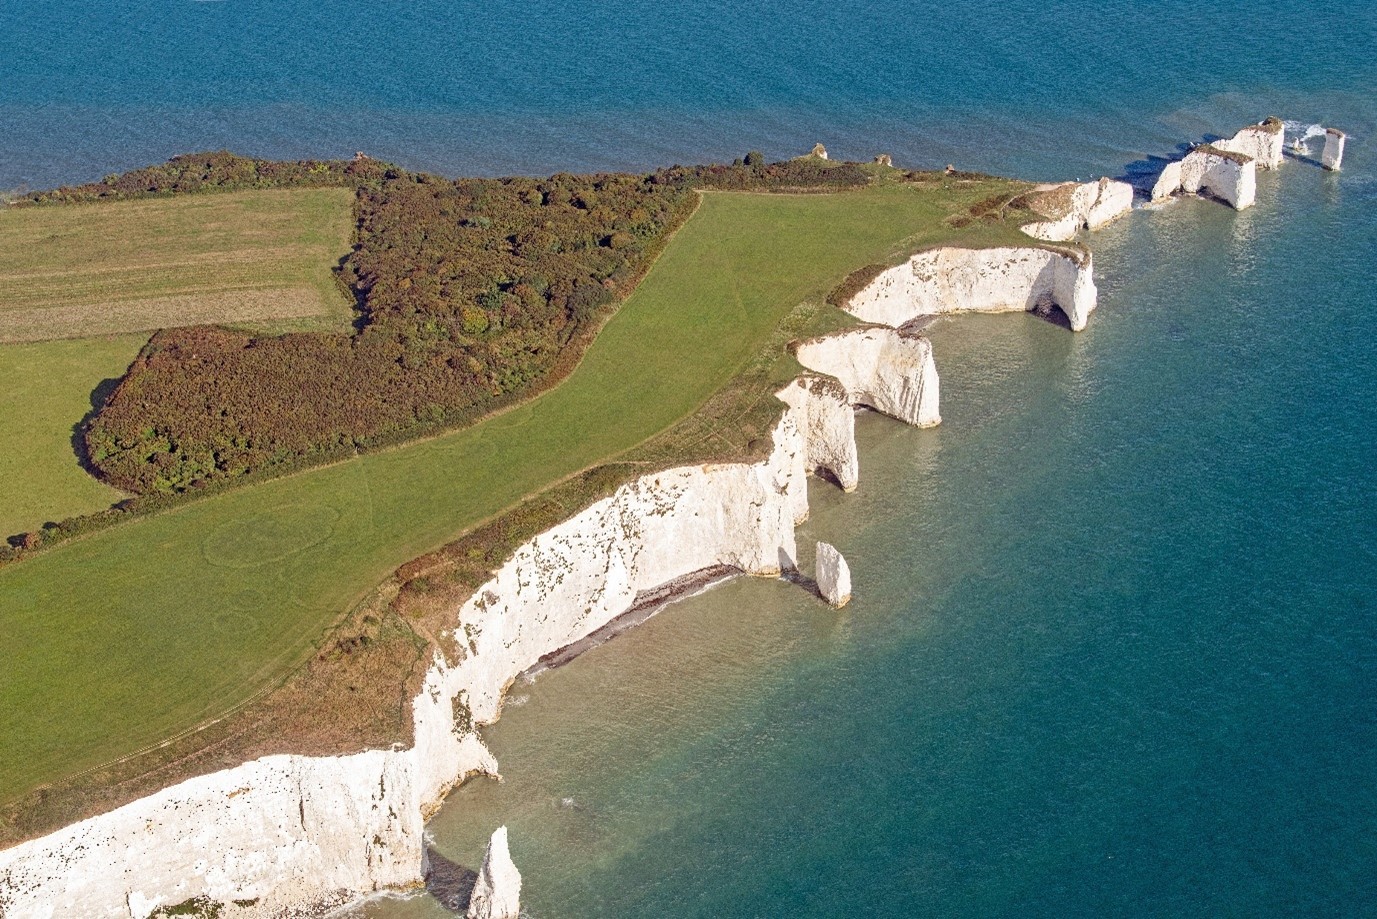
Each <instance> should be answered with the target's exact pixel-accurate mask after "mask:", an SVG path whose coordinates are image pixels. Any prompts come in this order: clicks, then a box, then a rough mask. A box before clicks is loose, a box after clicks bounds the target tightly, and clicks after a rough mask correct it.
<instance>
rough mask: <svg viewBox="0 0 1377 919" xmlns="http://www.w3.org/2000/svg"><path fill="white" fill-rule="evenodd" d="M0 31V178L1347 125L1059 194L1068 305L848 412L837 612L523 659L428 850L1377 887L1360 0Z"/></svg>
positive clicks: (231, 11) (925, 897)
mask: <svg viewBox="0 0 1377 919" xmlns="http://www.w3.org/2000/svg"><path fill="white" fill-rule="evenodd" d="M0 39H3V41H0V121H2V122H3V124H4V131H3V133H0V188H9V187H14V186H17V185H21V184H28V185H30V186H33V187H39V186H47V185H51V184H55V183H58V182H63V181H76V180H86V179H91V178H95V177H99V176H100V175H102V174H104V173H107V172H110V171H114V170H116V169H122V168H127V167H132V166H137V165H141V164H144V163H146V162H149V161H156V160H160V159H163V158H165V157H167V156H170V155H173V154H175V153H177V152H181V151H186V150H192V149H204V148H213V147H229V148H232V149H235V150H238V151H241V152H245V153H252V154H257V155H263V156H290V157H297V156H342V155H349V154H352V152H353V151H354V150H358V149H362V150H365V151H367V152H369V153H371V154H373V155H375V156H380V157H385V158H389V159H393V160H396V161H398V162H400V163H403V164H405V165H408V166H413V167H420V168H428V169H434V170H438V171H441V172H445V173H449V174H460V173H470V174H474V173H476V174H500V173H511V172H533V173H540V172H550V171H555V170H560V169H569V170H585V169H607V168H639V167H650V166H655V165H662V164H665V163H669V162H675V161H678V162H690V161H703V160H710V159H721V158H724V157H731V156H735V155H739V154H741V153H743V152H744V151H745V150H748V149H751V148H760V149H762V150H764V151H765V152H766V153H767V154H769V155H772V156H785V155H790V154H793V153H796V152H801V151H803V150H806V149H807V148H808V147H810V146H811V145H812V143H814V142H815V141H819V140H821V141H823V142H824V143H826V144H827V145H828V147H829V149H831V150H832V151H833V153H834V155H838V156H851V157H867V158H868V157H869V156H871V155H873V154H874V153H876V152H880V151H887V152H891V153H893V154H894V155H895V158H896V160H897V161H898V162H899V163H901V164H910V165H922V166H934V165H942V164H945V163H948V162H953V163H956V164H958V165H960V166H962V167H964V168H973V169H983V170H988V171H993V172H1002V173H1007V174H1014V175H1018V176H1023V177H1027V178H1036V179H1057V178H1076V177H1080V178H1090V177H1092V176H1096V175H1099V174H1103V173H1109V174H1115V173H1117V172H1119V171H1120V170H1122V169H1123V168H1124V167H1125V165H1126V164H1128V163H1131V162H1133V161H1135V160H1138V159H1141V158H1142V157H1144V156H1146V155H1153V154H1165V153H1169V152H1170V151H1172V150H1173V149H1174V148H1175V146H1176V145H1177V144H1179V143H1181V142H1184V141H1189V140H1195V139H1199V138H1201V137H1203V136H1205V135H1207V134H1210V133H1216V132H1217V133H1224V132H1231V131H1232V130H1234V129H1235V128H1237V127H1239V126H1241V125H1243V124H1245V123H1247V122H1250V121H1255V120H1257V119H1258V118H1260V117H1262V116H1264V115H1267V114H1277V115H1280V116H1282V117H1284V118H1288V119H1293V120H1295V121H1297V122H1299V123H1302V124H1311V123H1324V124H1336V125H1339V126H1341V127H1344V128H1346V129H1347V130H1349V132H1350V135H1351V138H1350V148H1349V155H1348V160H1347V165H1346V169H1345V171H1344V172H1343V173H1341V174H1337V175H1335V174H1327V173H1322V172H1321V171H1320V170H1318V169H1316V168H1314V166H1313V165H1311V164H1309V163H1306V162H1304V161H1300V160H1295V159H1291V160H1288V162H1287V164H1286V165H1285V166H1284V168H1283V169H1282V170H1281V171H1280V173H1279V174H1269V175H1265V176H1264V177H1263V178H1262V180H1261V182H1260V188H1259V201H1258V205H1257V206H1256V207H1255V208H1254V209H1252V210H1251V211H1248V212H1245V213H1242V214H1235V213H1233V212H1231V211H1229V210H1227V209H1226V208H1224V207H1222V206H1219V205H1215V204H1210V203H1208V202H1180V203H1176V204H1173V205H1170V206H1168V207H1166V208H1164V209H1161V210H1157V211H1138V212H1135V213H1134V214H1133V215H1131V216H1130V217H1129V218H1127V219H1125V220H1124V221H1121V222H1120V223H1118V224H1116V225H1114V226H1113V227H1111V228H1108V229H1106V230H1103V231H1101V232H1100V233H1098V234H1096V235H1095V236H1094V237H1093V238H1092V239H1091V245H1092V247H1093V248H1094V250H1095V252H1096V271H1097V278H1098V280H1099V284H1100V289H1101V296H1100V309H1099V311H1098V312H1097V313H1096V314H1095V315H1094V316H1093V317H1092V320H1091V325H1090V328H1089V329H1088V330H1087V331H1086V332H1084V333H1082V334H1080V335H1076V336H1073V335H1071V334H1069V333H1067V332H1065V331H1064V330H1062V329H1058V328H1055V327H1053V326H1050V325H1047V324H1045V323H1041V322H1039V321H1038V320H1036V319H1033V318H1031V317H1026V316H999V317H980V318H969V319H958V320H948V321H944V322H943V323H941V324H940V325H939V326H938V327H937V328H936V329H935V331H934V333H933V338H934V343H935V347H936V349H937V351H936V353H937V361H938V366H939V370H940V371H941V373H942V379H943V418H944V421H943V424H942V426H941V427H940V428H938V429H935V430H931V431H916V430H911V429H907V428H904V427H902V426H900V425H897V424H894V423H891V422H888V421H886V420H885V419H881V418H877V417H873V416H868V417H864V418H863V419H862V421H861V424H860V435H861V438H862V441H863V443H862V485H861V488H860V489H859V491H858V492H857V493H855V494H853V495H849V496H843V495H840V494H838V493H836V492H835V491H833V490H831V489H829V488H828V487H827V486H825V485H822V484H818V485H816V486H815V487H814V489H813V499H814V510H815V512H814V516H813V519H812V520H811V521H810V522H809V523H808V524H807V526H806V528H805V529H804V531H803V533H802V545H803V548H804V556H805V558H806V557H808V549H809V548H810V547H811V540H813V539H826V540H827V541H829V542H833V543H835V544H836V545H838V546H839V547H840V548H841V549H842V551H843V552H845V553H846V554H847V556H848V558H850V560H851V563H852V569H853V574H854V576H855V581H856V588H857V593H856V599H855V601H854V602H853V604H852V605H851V606H850V607H848V609H847V610H846V611H844V612H842V613H840V614H838V613H835V612H832V611H829V610H826V609H824V608H821V607H820V606H819V605H818V604H817V603H816V602H815V601H813V600H811V599H809V598H808V597H807V596H806V595H803V594H802V593H801V592H800V591H798V590H797V589H796V588H793V587H790V586H788V585H784V584H779V583H770V582H758V581H737V582H733V583H731V584H729V585H727V586H725V587H723V588H720V589H718V590H716V591H713V592H711V593H709V594H706V595H704V596H702V597H698V598H695V599H693V600H690V601H686V602H684V603H681V604H678V605H676V606H675V607H673V608H671V610H670V611H668V612H666V613H664V614H662V615H661V616H659V617H657V618H656V619H654V620H652V621H651V622H650V623H647V624H646V625H644V626H642V627H640V628H639V629H637V630H635V631H633V632H631V633H629V634H627V635H625V636H622V637H620V638H619V639H618V640H617V641H615V642H613V643H611V644H609V645H607V646H605V647H603V648H601V649H599V650H597V651H595V652H593V653H590V654H588V655H585V656H584V657H583V658H580V659H579V660H578V661H576V662H575V663H573V664H571V665H570V666H568V667H565V668H563V669H561V670H558V671H555V672H553V673H549V674H546V675H545V676H543V677H542V678H541V679H540V680H539V681H537V682H536V683H535V684H534V685H531V686H526V687H519V688H518V689H517V690H516V691H515V692H516V695H517V698H516V699H515V700H514V703H513V704H512V705H511V706H509V708H508V711H507V713H506V714H505V715H504V717H503V720H502V721H501V722H500V723H499V724H498V725H496V726H495V727H493V728H492V729H491V730H490V731H489V732H488V738H489V740H490V743H491V745H492V747H493V748H494V750H495V752H496V753H497V754H498V756H499V758H500V759H501V761H502V764H503V773H504V775H505V776H506V782H504V783H503V784H501V785H497V784H495V783H491V782H478V783H473V784H470V785H469V786H466V787H465V788H463V789H461V790H460V791H459V792H457V793H456V795H455V796H454V799H453V801H452V803H451V804H449V805H448V806H447V807H446V808H445V810H444V811H443V812H442V813H441V814H440V815H439V816H438V817H437V818H436V820H435V821H434V824H433V827H432V831H433V834H434V837H435V863H436V864H437V865H439V866H441V868H442V869H443V867H444V865H445V863H446V862H449V861H452V862H457V863H460V864H468V865H474V864H476V862H477V859H478V858H479V857H480V856H481V851H482V840H483V838H484V836H485V835H486V834H487V833H488V832H490V831H491V828H492V827H493V826H494V825H496V824H497V823H506V824H508V825H509V826H510V827H511V832H512V849H513V853H514V856H515V858H516V860H517V863H518V865H519V866H520V867H521V869H522V870H523V872H524V873H525V876H526V897H525V900H526V904H527V907H528V910H529V912H530V914H531V915H533V916H537V917H545V919H552V917H563V916H573V917H582V916H645V917H652V916H656V917H658V916H703V917H712V916H791V917H813V916H816V917H829V916H837V915H866V916H907V915H914V916H929V915H943V916H945V915H950V916H1029V915H1035V916H1080V915H1083V916H1106V915H1123V916H1139V915H1162V916H1215V915H1239V916H1256V915H1314V916H1336V915H1343V916H1349V915H1351V916H1360V915H1377V627H1374V621H1373V617H1374V612H1375V610H1377V472H1375V471H1374V469H1375V468H1377V361H1375V360H1374V358H1377V346H1374V344H1373V343H1374V341H1377V293H1374V288H1373V284H1372V280H1371V278H1372V271H1373V267H1372V266H1373V265H1374V264H1377V220H1375V219H1374V217H1373V213H1374V209H1377V175H1374V171H1373V166H1372V162H1373V159H1372V156H1371V153H1370V146H1369V144H1370V138H1371V137H1372V136H1373V132H1374V128H1377V101H1375V100H1377V54H1375V53H1374V51H1377V5H1374V4H1370V3H1369V4H1353V5H1344V6H1337V5H1320V4H1298V3H1279V2H1256V3H1251V4H1246V5H1245V4H1232V3H1228V4H1226V3H1209V2H1195V3H1184V2H1162V3H1152V4H1146V3H1144V4H1123V3H1117V4H1111V3H1098V4H1090V3H1084V4H1071V3H1059V2H1027V0H1014V2H1006V3H952V4H916V3H914V4H901V3H897V2H875V3H855V2H828V3H814V2H797V3H792V4H758V3H737V4H727V3H718V2H703V0H686V2H680V3H676V4H648V3H642V4H636V3H618V2H603V3H596V4H594V3H584V2H566V3H558V4H556V3H547V2H532V3H524V4H519V5H500V4H472V3H465V2H452V3H440V2H414V3H410V4H405V5H403V4H395V3H383V2H354V0H341V2H317V3H310V4H307V3H294V2H279V3H271V4H270V3H265V2H249V0H223V2H191V0H156V2H155V0H142V2H132V0H131V2H123V3H118V4H115V3H75V2H68V0H55V2H43V3H28V2H25V3H17V2H15V0H0ZM443 874H444V871H443V870H442V871H440V872H439V876H442V875H443ZM435 892H436V893H437V894H439V895H440V896H441V897H443V896H444V894H445V892H446V891H445V888H444V884H443V883H440V884H438V885H437V887H436V891H435ZM368 911H369V913H370V914H371V915H378V916H388V917H401V916H417V917H418V916H427V917H431V916H442V915H446V912H445V911H444V908H443V907H442V906H441V905H440V903H439V902H438V901H437V900H435V899H432V898H429V897H418V898H413V899H411V900H408V901H404V902H387V903H380V904H374V905H372V906H370V907H369V908H368Z"/></svg>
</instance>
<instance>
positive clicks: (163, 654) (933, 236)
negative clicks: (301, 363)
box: [0, 183, 1013, 799]
mask: <svg viewBox="0 0 1377 919" xmlns="http://www.w3.org/2000/svg"><path fill="white" fill-rule="evenodd" d="M943 186H946V187H943ZM992 187H1000V186H992V185H991V184H989V183H978V184H961V183H951V184H949V185H948V184H947V183H942V185H938V186H930V187H926V188H919V187H914V186H905V185H883V186H877V187H874V188H870V189H867V190H865V191H861V192H851V193H845V194H834V195H755V194H724V193H715V194H708V195H706V196H705V198H704V201H703V203H702V206H701V207H700V208H699V210H698V212H697V213H696V214H695V215H694V216H693V217H692V218H691V219H690V220H689V221H688V222H687V223H686V224H685V226H684V227H683V228H682V229H681V230H680V231H679V233H678V235H677V236H676V237H675V239H674V240H673V242H672V243H671V244H670V246H669V247H668V248H667V249H666V251H665V253H664V255H663V256H662V257H661V259H660V260H659V262H658V263H657V264H656V266H655V267H654V268H653V269H652V270H651V272H650V273H649V275H648V276H647V277H646V279H645V281H644V282H643V283H642V285H641V286H640V288H639V289H638V290H637V291H636V292H635V293H634V294H633V295H632V297H631V298H629V299H628V301H627V302H626V304H625V305H624V306H623V307H622V308H621V310H620V312H619V313H618V314H617V315H616V316H615V317H614V318H613V320H612V321H611V322H610V323H609V324H608V325H607V327H606V328H605V329H604V331H603V332H602V333H601V334H600V336H599V337H598V339H597V340H596V341H595V342H594V344H593V346H592V347H591V348H590V350H589V351H588V353H587V355H586V357H585V359H584V361H583V363H582V364H581V365H580V366H579V368H578V369H577V370H576V371H575V372H574V373H573V374H572V375H571V376H570V377H569V378H568V379H567V380H566V381H565V382H564V383H563V384H562V385H560V386H558V387H557V388H555V389H553V390H551V391H549V392H548V393H546V394H545V395H543V396H541V397H539V398H537V399H534V400H533V401H531V402H529V403H526V404H525V405H523V406H520V407H518V408H516V409H514V410H512V411H509V412H507V413H505V414H503V415H500V416H497V417H494V418H491V419H489V420H487V421H486V422H484V423H481V424H479V425H476V426H474V427H471V428H468V429H465V430H461V431H457V432H455V433H452V434H448V435H445V436H442V437H437V438H434V439H432V440H427V441H422V442H418V443H414V444H411V445H408V446H406V447H403V448H399V449H395V450H391V451H387V452H382V453H378V454H372V455H368V456H364V457H360V458H357V459H354V460H351V461H348V462H344V463H340V464H337V465H334V466H330V467H325V468H321V469H317V470H314V471H310V472H306V473H302V474H299V475H295V476H291V477H288V478H284V479H279V480H275V481H271V482H267V483H264V484H261V485H256V486H253V487H249V488H245V489H241V490H238V491H232V492H228V493H226V494H223V495H220V496H216V497H213V498H209V499H207V500H204V501H201V502H198V503H195V504H192V505H189V506H186V507H183V508H180V509H177V510H175V511H171V512H168V513H165V514H162V515H158V516H155V517H150V518H145V519H141V520H137V521H134V522H131V523H129V524H127V525H124V526H120V527H117V528H115V529H112V530H109V531H105V532H102V533H98V534H95V535H93V536H91V537H89V538H86V539H83V540H78V541H75V542H72V543H69V544H66V545H63V546H61V547H58V548H56V549H54V550H53V551H51V552H48V553H44V554H41V555H39V556H36V557H34V558H32V559H30V560H28V561H25V562H22V563H20V564H17V565H13V566H10V567H8V568H6V569H0V611H3V613H0V615H3V621H0V659H3V660H4V661H5V667H4V668H3V670H0V799H13V798H16V797H19V796H20V795H21V794H23V793H25V792H26V791H28V790H30V789H32V788H33V787H35V786H37V785H40V784H42V783H45V782H48V781H52V780H55V779H57V778H59V777H62V776H65V775H71V774H74V773H77V772H80V771H82V770H84V769H87V768H89V767H92V766H94V765H96V764H99V763H101V762H103V761H106V760H108V759H110V758H113V757H117V756H120V755H123V754H127V753H130V752H133V751H135V750H138V749H140V748H142V747H144V746H146V745H149V744H152V743H155V742H157V741H159V740H161V739H164V738H166V737H168V736H169V735H171V734H173V733H175V732H178V731H181V730H184V729H187V728H189V727H191V726H193V725H195V724H196V723H198V721H200V720H201V719H204V718H206V717H208V716H212V715H215V714H218V713H221V712H223V711H225V710H226V709H227V708H229V707H230V706H232V705H234V704H236V703H239V702H241V701H243V700H245V699H246V698H248V697H250V696H251V695H252V694H254V693H255V692H257V691H259V690H261V689H264V688H266V687H269V686H271V685H272V684H273V683H274V681H276V680H279V679H280V678H281V677H282V676H283V675H284V674H285V672H286V671H287V670H288V668H290V667H291V666H293V665H294V664H295V663H296V662H297V661H299V660H301V659H303V658H304V657H305V656H306V655H307V654H308V653H309V651H310V644H311V642H312V640H313V639H316V638H318V637H319V636H321V635H322V633H324V632H325V631H326V630H328V629H329V627H330V625H331V623H333V622H334V621H335V620H336V619H337V618H338V617H339V616H340V614H341V613H342V612H343V611H344V610H345V609H346V608H348V607H349V606H350V604H351V603H352V602H353V601H355V600H356V599H357V598H358V597H360V596H361V595H362V594H363V593H365V592H366V591H367V590H368V589H369V588H370V587H371V586H372V585H374V584H375V583H377V582H378V581H380V580H381V579H382V578H383V577H384V576H385V575H386V574H387V573H388V572H390V571H391V570H393V569H394V568H395V567H396V566H397V565H399V564H400V563H402V562H404V561H406V560H407V559H410V558H412V557H414V556H417V555H419V554H421V553H422V552H425V551H426V550H428V549H431V548H434V547H436V546H438V545H440V544H442V543H444V542H446V541H447V540H449V539H451V538H453V537H454V536H455V535H457V534H458V533H460V532H462V531H464V530H466V529H468V528H470V527H472V526H473V525H474V524H475V523H477V522H479V521H481V520H483V519H485V518H488V517H490V516H491V515H493V514H496V513H498V512H500V511H502V510H503V509H504V508H507V507H509V506H511V505H512V504H514V503H515V502H517V501H518V500H519V499H521V498H522V497H523V496H525V495H528V494H531V493H534V492H536V491H539V490H541V489H542V488H544V487H545V486H547V485H548V484H549V483H551V482H553V481H555V480H558V479H560V478H561V477H564V476H567V475H569V474H571V473H573V472H575V471H577V470H579V469H582V468H585V467H587V466H589V465H591V464H593V463H596V462H599V461H601V460H604V459H606V458H609V457H613V456H616V455H618V454H621V453H623V452H625V451H627V450H628V449H629V448H632V447H634V446H635V445H637V444H638V443H640V442H642V441H644V440H645V439H646V438H648V437H651V436H652V435H655V434H656V433H658V432H660V431H663V430H665V429H666V428H668V427H670V426H671V425H674V424H675V423H676V422H678V421H680V420H681V419H683V418H685V416H687V415H689V414H690V413H692V412H694V411H695V410H696V409H697V408H698V407H699V406H700V405H702V404H703V403H704V402H705V401H706V400H708V399H709V397H711V396H712V394H713V393H714V391H715V390H717V389H719V388H721V387H723V386H724V385H725V384H726V383H728V382H729V381H731V380H732V379H733V378H734V377H735V375H737V374H738V372H740V371H742V370H743V369H744V368H745V366H746V365H747V364H748V363H749V362H750V360H751V359H752V356H753V355H756V354H758V353H760V351H761V349H762V348H763V347H764V345H765V343H766V342H768V341H770V340H771V336H772V335H774V334H777V332H776V330H777V327H778V325H779V324H780V322H781V320H783V319H784V318H785V317H786V316H787V315H788V314H789V313H790V312H791V311H792V310H793V309H794V308H795V307H796V306H797V305H798V304H799V303H801V302H804V301H814V302H820V301H821V300H822V299H823V298H824V297H825V296H826V294H827V292H828V290H829V289H830V288H831V287H832V286H833V285H835V284H836V283H837V282H838V281H839V280H840V279H842V278H843V277H844V276H845V275H846V274H847V273H848V272H849V271H851V270H853V269H855V268H857V267H859V266H861V265H865V264H868V263H872V262H878V261H885V260H890V259H896V258H898V257H900V256H902V255H903V254H904V253H906V252H908V251H910V250H912V249H916V248H920V247H922V246H924V245H927V244H930V243H934V242H938V241H941V240H945V239H949V238H950V237H951V236H952V231H951V230H950V229H949V228H948V227H946V226H945V225H944V224H943V223H942V218H943V217H944V216H945V215H947V214H949V213H951V212H952V210H954V209H956V207H958V206H960V207H964V206H965V205H967V204H969V203H971V202H972V201H974V200H976V199H977V198H981V197H984V196H985V195H988V194H989V193H990V191H991V190H992ZM969 232H971V233H978V232H979V230H978V229H972V230H971V231H969ZM990 232H997V233H1002V234H1005V235H1003V236H998V238H997V239H993V238H991V239H987V241H992V242H993V241H1001V242H1002V241H1010V240H1012V239H1013V236H1012V235H1011V234H1012V232H1013V231H1008V230H1004V229H1002V228H999V229H998V230H997V231H995V230H992V231H990ZM987 237H988V233H987Z"/></svg>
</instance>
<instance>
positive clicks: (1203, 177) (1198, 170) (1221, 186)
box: [1181, 146, 1257, 211]
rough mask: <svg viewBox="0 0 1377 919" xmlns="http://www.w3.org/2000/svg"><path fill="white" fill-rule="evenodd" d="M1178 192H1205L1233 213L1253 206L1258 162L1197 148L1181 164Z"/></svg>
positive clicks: (1244, 157)
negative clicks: (1225, 205) (1228, 207)
mask: <svg viewBox="0 0 1377 919" xmlns="http://www.w3.org/2000/svg"><path fill="white" fill-rule="evenodd" d="M1181 190H1182V191H1183V192H1186V193H1187V194H1198V193H1200V192H1206V193H1208V194H1211V195H1213V196H1214V197H1216V198H1219V199H1220V200H1221V201H1224V202H1225V203H1226V204H1228V205H1229V206H1231V207H1233V208H1234V209H1235V210H1239V211H1241V210H1243V209H1244V208H1245V207H1252V206H1253V199H1254V197H1255V196H1256V194H1257V161H1256V160H1253V159H1250V158H1249V157H1247V156H1245V155H1243V154H1239V153H1229V152H1228V151H1221V150H1219V149H1218V148H1217V147H1213V146H1204V147H1196V148H1195V149H1194V150H1192V151H1191V152H1190V153H1188V154H1186V158H1185V159H1183V160H1182V161H1181Z"/></svg>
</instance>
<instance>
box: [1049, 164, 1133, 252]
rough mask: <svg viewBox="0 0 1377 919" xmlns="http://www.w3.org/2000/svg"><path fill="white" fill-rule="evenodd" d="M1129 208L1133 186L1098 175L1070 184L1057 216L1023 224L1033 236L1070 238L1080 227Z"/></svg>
mask: <svg viewBox="0 0 1377 919" xmlns="http://www.w3.org/2000/svg"><path fill="white" fill-rule="evenodd" d="M1132 209H1133V186H1132V185H1130V184H1128V183H1127V182H1116V181H1113V180H1111V179H1100V180H1099V181H1098V182H1086V183H1084V184H1081V185H1074V186H1073V188H1072V191H1071V194H1070V203H1069V205H1068V208H1067V211H1066V213H1065V214H1063V215H1062V216H1060V217H1056V218H1053V219H1050V220H1045V221H1041V222H1039V223H1029V224H1025V225H1024V226H1023V228H1022V229H1023V232H1025V233H1027V234H1028V235H1029V236H1032V237H1034V238H1035V239H1045V240H1048V241H1051V242H1058V241H1064V240H1068V239H1073V238H1074V237H1075V235H1076V234H1077V233H1079V232H1080V231H1081V230H1083V229H1086V230H1097V229H1099V228H1100V227H1102V226H1104V225H1105V224H1107V223H1109V222H1110V221H1112V220H1115V219H1117V218H1119V217H1122V216H1123V215H1124V214H1127V213H1128V212H1129V211H1131V210H1132Z"/></svg>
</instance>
